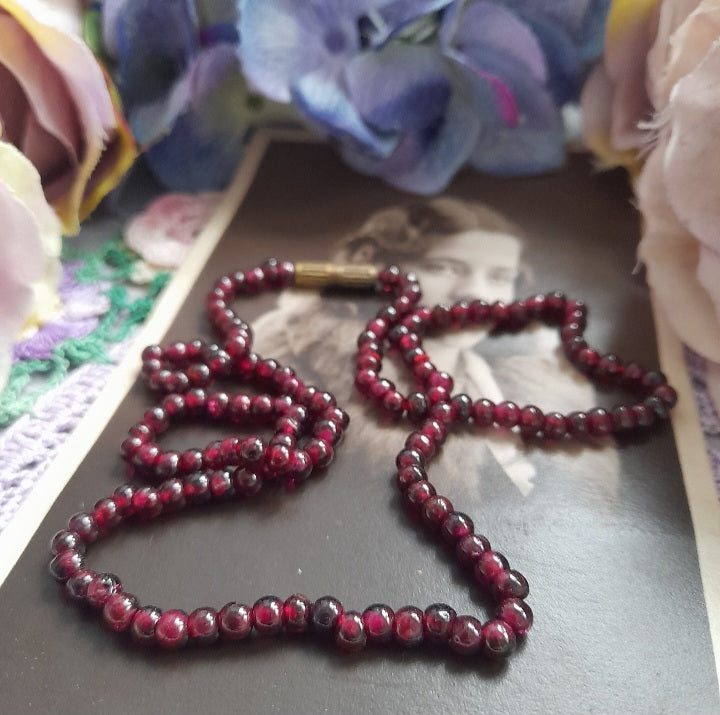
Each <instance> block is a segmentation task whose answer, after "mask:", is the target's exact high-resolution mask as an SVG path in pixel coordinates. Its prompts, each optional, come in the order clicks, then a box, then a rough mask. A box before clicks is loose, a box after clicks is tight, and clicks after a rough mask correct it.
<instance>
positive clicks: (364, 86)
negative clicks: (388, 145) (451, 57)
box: [345, 43, 451, 131]
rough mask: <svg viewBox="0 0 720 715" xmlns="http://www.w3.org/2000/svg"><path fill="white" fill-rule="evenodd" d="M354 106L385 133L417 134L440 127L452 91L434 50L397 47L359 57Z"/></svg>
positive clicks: (352, 68) (354, 66) (354, 65)
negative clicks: (433, 126)
mask: <svg viewBox="0 0 720 715" xmlns="http://www.w3.org/2000/svg"><path fill="white" fill-rule="evenodd" d="M345 81H346V84H347V87H348V92H349V96H350V101H351V102H352V103H353V105H354V106H355V107H356V108H357V110H358V112H359V113H360V115H361V116H362V118H363V119H364V120H365V121H366V122H368V123H370V124H371V125H372V126H373V127H375V128H377V129H379V130H382V131H401V130H405V131H412V130H418V129H422V128H423V127H426V126H428V125H429V124H432V123H433V122H437V121H439V120H440V119H441V118H442V116H443V115H444V113H445V109H446V107H447V103H448V101H449V99H450V93H451V86H450V82H449V81H448V78H447V76H446V74H445V72H444V71H443V63H442V61H441V60H440V58H439V57H438V53H437V51H436V50H434V49H433V48H431V47H427V46H413V45H402V44H399V43H393V44H391V45H386V46H385V47H384V48H383V49H382V50H380V51H377V52H364V53H363V54H361V55H358V56H357V57H356V58H355V59H354V60H353V61H352V62H351V63H350V64H349V65H348V67H347V70H346V72H345Z"/></svg>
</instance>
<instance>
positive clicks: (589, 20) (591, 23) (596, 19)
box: [577, 0, 612, 62]
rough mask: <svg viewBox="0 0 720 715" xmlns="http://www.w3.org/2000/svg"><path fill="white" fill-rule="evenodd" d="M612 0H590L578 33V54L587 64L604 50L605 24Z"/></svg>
mask: <svg viewBox="0 0 720 715" xmlns="http://www.w3.org/2000/svg"><path fill="white" fill-rule="evenodd" d="M611 2H612V0H590V6H589V7H588V9H587V12H586V13H585V17H584V18H583V23H582V26H581V28H580V31H579V33H578V38H577V39H578V44H579V53H580V57H581V59H582V60H583V61H585V62H588V61H590V60H594V59H596V58H597V57H599V56H600V55H601V54H602V53H603V49H604V48H605V23H606V22H607V16H608V12H609V11H610V4H611Z"/></svg>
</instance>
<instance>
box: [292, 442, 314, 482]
mask: <svg viewBox="0 0 720 715" xmlns="http://www.w3.org/2000/svg"><path fill="white" fill-rule="evenodd" d="M312 470H313V463H312V459H310V455H309V454H308V453H307V452H306V451H305V450H304V449H295V450H293V452H292V455H291V457H290V471H289V472H288V477H289V478H290V479H291V480H293V482H294V483H296V484H299V483H302V482H304V481H306V480H307V478H308V477H309V476H310V475H311V474H312Z"/></svg>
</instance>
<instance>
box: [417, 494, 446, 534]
mask: <svg viewBox="0 0 720 715" xmlns="http://www.w3.org/2000/svg"><path fill="white" fill-rule="evenodd" d="M452 511H453V505H452V502H451V501H450V500H449V499H448V498H447V497H443V496H440V495H436V496H434V497H430V498H429V499H428V500H426V501H425V503H424V504H423V505H422V509H421V510H420V514H421V516H422V520H423V523H424V524H425V526H427V527H428V528H429V529H433V530H436V529H439V528H440V525H441V524H442V523H443V522H444V521H445V519H446V518H447V517H448V515H449V514H452Z"/></svg>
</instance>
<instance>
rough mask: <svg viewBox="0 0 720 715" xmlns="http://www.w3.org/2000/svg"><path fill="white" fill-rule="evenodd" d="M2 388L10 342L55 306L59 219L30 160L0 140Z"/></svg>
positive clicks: (0, 348)
mask: <svg viewBox="0 0 720 715" xmlns="http://www.w3.org/2000/svg"><path fill="white" fill-rule="evenodd" d="M0 216H2V220H3V230H2V233H0V389H1V388H2V386H3V385H4V384H5V381H6V380H7V375H8V371H9V369H10V362H11V359H12V344H13V341H14V340H15V339H16V338H17V336H18V334H19V333H20V331H21V330H22V329H23V328H32V327H33V326H36V325H38V324H39V323H42V322H44V321H45V320H46V319H47V318H49V317H50V316H51V315H54V313H55V312H56V311H57V307H58V306H57V293H56V288H57V284H58V280H59V276H60V261H59V256H60V222H59V221H58V219H57V216H56V215H55V213H54V212H53V210H52V208H51V207H50V206H49V205H48V203H47V201H46V200H45V195H44V194H43V188H42V185H41V183H40V176H39V174H38V172H37V170H36V169H35V167H34V166H33V165H32V163H31V162H30V161H29V160H28V159H27V158H26V157H25V156H23V154H21V153H20V151H18V150H17V149H16V148H15V147H14V146H12V144H8V143H7V142H0Z"/></svg>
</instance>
